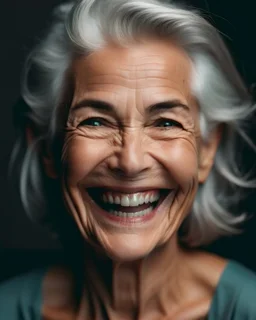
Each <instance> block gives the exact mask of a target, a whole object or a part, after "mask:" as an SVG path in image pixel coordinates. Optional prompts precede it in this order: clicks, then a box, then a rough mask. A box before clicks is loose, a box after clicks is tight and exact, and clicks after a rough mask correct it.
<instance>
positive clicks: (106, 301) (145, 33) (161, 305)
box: [0, 0, 256, 320]
mask: <svg viewBox="0 0 256 320" xmlns="http://www.w3.org/2000/svg"><path fill="white" fill-rule="evenodd" d="M22 84H23V88H22V94H23V99H24V101H25V102H26V105H27V106H28V108H27V110H25V109H24V110H21V111H20V116H22V118H21V117H20V118H19V124H20V130H21V133H20V135H19V141H18V144H17V147H16V149H15V153H14V158H15V159H18V158H19V159H21V161H22V162H21V166H19V167H18V168H20V169H19V172H20V176H19V179H20V194H21V199H22V202H23V205H24V208H25V210H26V211H27V212H28V214H29V215H30V216H32V217H33V218H34V219H36V220H38V221H40V222H41V223H43V224H47V225H48V226H49V227H50V228H51V229H52V230H54V231H55V233H56V234H58V235H59V237H60V239H61V241H63V245H64V248H66V252H67V257H68V258H67V264H66V265H61V266H52V267H47V268H43V269H40V270H37V271H33V272H31V273H29V274H27V275H24V276H19V277H17V278H15V279H13V280H11V281H8V282H6V283H4V284H2V285H1V287H0V319H1V320H18V319H26V320H39V319H44V320H71V319H72V320H75V319H76V320H96V319H97V320H107V319H110V320H117V319H118V320H119V319H120V320H132V319H134V320H135V319H136V320H161V319H172V320H186V319H187V320H195V319H206V318H207V319H210V320H221V319H223V320H231V319H232V320H241V319H251V320H252V319H256V304H255V303H254V302H255V301H254V300H255V296H256V277H255V275H254V274H253V273H252V272H251V271H249V270H247V269H246V268H245V267H243V266H241V265H239V264H238V263H236V262H234V261H227V260H225V259H223V258H220V257H217V256H215V255H211V254H209V253H206V252H203V251H200V250H199V249H196V248H198V247H200V246H202V245H205V244H207V243H209V242H211V241H213V240H215V239H217V238H218V237H220V236H222V235H225V234H226V235H227V234H234V233H237V232H238V227H239V224H240V223H241V222H242V221H244V220H245V216H244V214H242V215H241V214H239V213H238V212H236V210H235V209H236V208H237V207H238V203H239V201H240V198H241V194H242V193H243V191H244V190H245V189H246V188H250V187H253V185H254V181H253V180H249V179H248V175H246V174H245V171H244V168H243V163H242V162H241V161H240V162H239V157H238V154H237V151H238V150H237V149H238V147H239V148H240V147H242V146H243V145H248V146H249V147H251V148H254V146H253V143H252V142H251V140H250V139H249V137H248V136H247V135H246V133H245V131H244V127H245V124H246V123H247V120H248V119H250V118H251V116H252V114H253V112H254V110H255V106H254V105H253V102H252V98H251V96H250V95H249V93H248V91H247V90H246V88H245V86H244V85H243V83H242V81H241V79H240V77H239V75H238V73H237V71H236V69H235V67H234V65H233V63H232V60H231V58H230V55H229V53H228V52H227V49H226V47H225V45H224V44H223V42H222V40H221V38H220V36H219V35H218V32H217V31H216V30H215V29H214V27H212V26H211V25H210V24H209V23H208V22H206V20H204V19H203V18H202V17H200V16H199V15H198V14H197V13H195V12H192V11H190V10H186V9H183V8H182V7H180V6H179V5H178V4H171V5H169V4H166V3H163V2H160V1H159V2H158V1H154V0H136V1H125V0H80V1H75V2H72V3H69V4H66V5H62V6H61V7H60V8H59V9H58V10H57V11H56V12H55V22H54V24H53V26H52V28H51V29H50V31H49V33H48V34H47V35H46V37H45V38H44V39H43V40H42V41H41V42H40V43H39V44H38V46H37V47H36V48H35V49H34V50H33V52H32V53H31V55H30V56H29V58H28V61H27V64H26V68H25V74H24V78H23V82H22ZM238 143H239V145H238ZM24 150H25V152H24ZM15 163H16V164H18V163H17V162H16V161H15Z"/></svg>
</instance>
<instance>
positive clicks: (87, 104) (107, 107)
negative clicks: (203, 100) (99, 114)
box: [71, 99, 189, 114]
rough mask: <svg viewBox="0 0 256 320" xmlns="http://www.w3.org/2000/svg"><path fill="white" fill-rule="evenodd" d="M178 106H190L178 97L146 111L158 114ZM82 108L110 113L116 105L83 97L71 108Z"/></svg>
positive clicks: (154, 105) (150, 107)
mask: <svg viewBox="0 0 256 320" xmlns="http://www.w3.org/2000/svg"><path fill="white" fill-rule="evenodd" d="M177 107H181V108H183V109H185V110H186V111H188V110H189V106H187V105H186V104H184V103H182V102H181V101H180V100H178V99H174V100H166V101H162V102H158V103H155V104H152V105H150V106H148V107H147V108H146V113H148V114H156V113H159V112H163V111H168V110H171V109H173V108H177ZM82 108H92V109H95V110H100V111H106V112H109V113H112V112H115V107H114V105H112V104H111V103H108V102H105V101H102V100H97V99H83V100H81V101H79V102H78V103H77V104H75V105H74V106H73V107H72V108H71V112H73V111H76V110H78V109H82Z"/></svg>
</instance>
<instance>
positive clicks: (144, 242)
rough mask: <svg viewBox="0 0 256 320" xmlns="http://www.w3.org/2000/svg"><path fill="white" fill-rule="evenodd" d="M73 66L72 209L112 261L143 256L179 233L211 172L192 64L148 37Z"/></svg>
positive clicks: (67, 149) (67, 187) (68, 145)
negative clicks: (193, 87) (192, 82)
mask: <svg viewBox="0 0 256 320" xmlns="http://www.w3.org/2000/svg"><path fill="white" fill-rule="evenodd" d="M73 72H74V75H75V84H74V87H75V91H74V99H73V101H72V105H71V107H70V111H69V115H68V120H67V124H66V134H65V141H64V146H63V154H62V161H63V176H62V185H63V193H64V200H65V203H66V206H67V208H68V210H69V212H70V213H71V214H72V216H73V217H74V219H75V221H76V223H77V225H78V227H79V229H80V231H81V233H82V235H83V237H84V238H85V239H86V241H88V242H90V243H91V244H92V245H94V246H96V247H98V248H100V249H101V250H103V252H104V253H105V254H107V255H108V256H110V257H111V258H113V259H117V260H133V259H137V258H140V257H143V256H145V255H147V254H148V253H150V252H151V251H152V250H154V249H155V248H156V247H158V246H160V245H161V244H163V243H165V242H166V241H168V239H170V238H172V237H173V238H174V237H175V236H176V234H177V230H178V228H179V226H180V224H181V223H182V221H183V220H184V218H185V216H186V215H187V214H188V212H189V210H190V208H191V205H192V203H193V200H194V197H195V193H196V190H197V184H198V181H201V182H202V181H203V180H204V179H205V178H206V176H207V174H208V171H209V170H210V164H209V165H205V163H206V162H205V159H203V160H202V161H201V160H200V159H202V156H201V153H202V152H203V150H202V149H203V148H204V146H203V145H202V144H201V143H200V130H199V121H198V116H199V113H198V107H197V105H196V102H195V99H194V98H193V97H192V95H191V89H190V79H191V72H192V65H191V61H190V60H189V58H188V57H187V56H186V54H185V53H184V52H183V51H182V50H181V49H179V48H177V47H176V46H172V45H171V44H170V43H166V42H162V41H158V42H157V41H149V42H146V43H139V44H134V45H131V47H130V48H121V47H117V46H108V47H106V48H105V49H102V50H100V51H98V52H95V53H92V54H91V55H89V56H87V57H81V58H79V59H78V60H76V61H75V62H74V64H73ZM205 148H206V147H205ZM207 148H209V145H208V146H207ZM212 149H214V148H212ZM199 150H200V152H199ZM208 151H209V150H208ZM212 153H213V152H212ZM212 153H211V154H212ZM207 154H209V152H208V153H207ZM201 162H202V163H201ZM203 163H204V164H203ZM207 163H210V161H208V162H207Z"/></svg>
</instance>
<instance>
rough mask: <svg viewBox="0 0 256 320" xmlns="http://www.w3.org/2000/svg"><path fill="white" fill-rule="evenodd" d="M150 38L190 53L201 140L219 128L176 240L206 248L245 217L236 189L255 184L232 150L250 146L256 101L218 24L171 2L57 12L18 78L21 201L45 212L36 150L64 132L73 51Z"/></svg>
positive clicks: (149, 0)
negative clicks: (31, 131) (23, 107)
mask: <svg viewBox="0 0 256 320" xmlns="http://www.w3.org/2000/svg"><path fill="white" fill-rule="evenodd" d="M148 35H150V36H152V35H154V36H156V37H162V38H163V39H166V40H168V41H172V42H175V43H176V44H177V45H179V46H180V47H181V48H183V49H184V50H185V51H186V52H187V54H188V55H189V57H190V59H191V61H192V63H193V65H194V71H193V72H194V77H193V79H192V83H191V90H192V92H193V93H194V95H195V97H196V98H197V100H198V102H199V105H200V126H201V132H202V137H203V139H205V141H207V138H208V136H209V134H210V132H211V131H212V130H213V129H214V128H216V126H218V125H220V124H222V126H223V134H222V138H221V142H220V145H219V148H218V151H217V155H216V158H215V162H214V165H213V168H212V170H211V173H210V176H209V178H208V179H207V181H206V182H205V183H204V184H203V185H200V186H199V189H198V193H197V196H196V199H195V201H194V204H193V208H192V210H191V211H192V212H191V214H190V215H189V216H188V218H187V219H186V221H185V223H184V224H183V230H184V231H183V235H182V240H183V241H184V242H185V243H186V244H187V245H188V246H199V245H204V244H207V243H209V242H210V241H212V240H214V239H217V238H218V237H219V236H221V235H227V234H234V233H237V232H238V231H239V229H238V226H239V224H240V223H241V222H243V221H244V220H245V218H246V215H245V214H244V213H242V214H239V213H238V212H236V210H235V209H236V208H237V205H238V203H239V202H240V201H241V196H242V194H243V192H242V191H243V190H245V189H247V188H253V187H255V181H253V180H250V177H249V176H248V174H245V171H244V170H243V167H242V166H241V164H243V163H242V162H239V160H238V150H239V149H238V148H240V150H241V147H242V146H243V145H247V146H249V148H252V149H253V150H254V151H255V146H254V145H253V143H252V141H251V140H250V139H249V137H248V135H247V134H246V130H245V129H246V125H247V122H248V120H249V119H250V117H251V116H252V114H253V113H254V111H255V105H254V104H253V102H252V98H251V96H250V94H249V93H248V91H247V90H246V88H245V86H244V84H243V82H242V80H241V78H240V77H239V75H238V72H237V71H236V69H235V67H234V65H233V62H232V59H231V57H230V55H229V53H228V51H227V49H226V47H225V45H224V42H223V41H222V39H221V37H220V36H219V34H218V32H217V31H216V29H215V28H214V27H213V26H211V25H210V24H209V23H208V22H207V21H206V20H205V19H204V18H203V17H201V16H200V15H199V14H198V13H197V12H194V11H192V10H188V9H184V8H183V7H181V6H179V5H176V4H173V3H171V4H169V3H167V2H163V1H154V0H130V1H127V0H79V1H74V2H71V3H68V4H64V5H61V6H60V7H58V8H57V10H55V12H54V23H53V25H52V27H51V28H50V30H49V32H48V34H47V35H46V36H45V38H44V39H43V40H42V41H40V43H39V44H38V45H37V46H36V47H35V49H34V50H33V51H32V52H31V54H30V55H29V57H28V60H27V62H26V65H25V72H24V75H23V78H22V97H23V99H24V101H25V102H26V104H27V105H28V106H29V108H28V111H27V112H26V113H25V114H24V117H25V119H26V120H27V121H29V122H30V124H31V125H32V126H33V128H35V132H36V133H37V134H36V139H35V140H34V143H33V144H32V145H29V146H27V143H26V136H25V134H24V128H22V130H23V133H22V134H20V135H19V139H18V141H17V143H16V147H15V149H14V153H13V160H14V162H15V163H16V164H17V163H18V162H16V160H17V159H19V160H21V162H20V165H21V166H20V167H19V168H20V170H19V172H20V174H19V181H20V195H21V200H22V203H23V206H24V208H25V210H26V212H27V213H28V214H29V215H30V216H31V217H32V218H33V219H36V220H40V219H42V217H44V215H47V214H49V212H50V209H49V208H51V203H49V197H48V196H47V194H48V193H49V192H48V190H47V188H46V185H45V183H44V181H45V179H47V178H46V177H45V175H44V173H43V170H42V166H41V162H40V157H39V155H38V152H37V149H38V147H39V146H40V145H41V144H42V143H47V144H49V145H51V144H52V143H54V141H55V139H56V136H57V133H59V132H61V130H62V127H61V122H60V121H59V119H60V114H61V113H60V109H61V108H63V103H62V102H63V97H64V95H65V86H66V83H67V80H68V78H69V76H70V75H69V73H68V71H69V67H70V64H71V62H72V59H73V58H74V55H79V54H82V55H87V54H89V53H90V52H92V51H95V50H99V49H100V48H102V47H104V46H105V45H106V44H107V42H108V40H109V39H111V41H115V42H117V43H119V44H121V45H124V46H128V45H129V44H130V43H131V41H137V40H139V39H141V38H143V37H144V36H148ZM24 146H25V149H24ZM47 192H48V193H47ZM51 214H53V215H54V212H52V213H51ZM60 223H61V222H60Z"/></svg>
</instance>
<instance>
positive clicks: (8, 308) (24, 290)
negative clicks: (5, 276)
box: [0, 268, 47, 320]
mask: <svg viewBox="0 0 256 320" xmlns="http://www.w3.org/2000/svg"><path fill="white" fill-rule="evenodd" d="M46 272H47V268H45V269H40V270H35V271H32V272H29V273H26V274H23V275H20V276H17V277H15V278H12V279H10V280H7V281H4V282H2V283H0V320H6V319H8V320H18V319H25V320H30V319H31V320H32V319H33V320H34V319H35V320H37V319H38V320H39V319H40V307H41V292H42V290H41V288H42V282H43V278H44V275H45V273H46Z"/></svg>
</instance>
